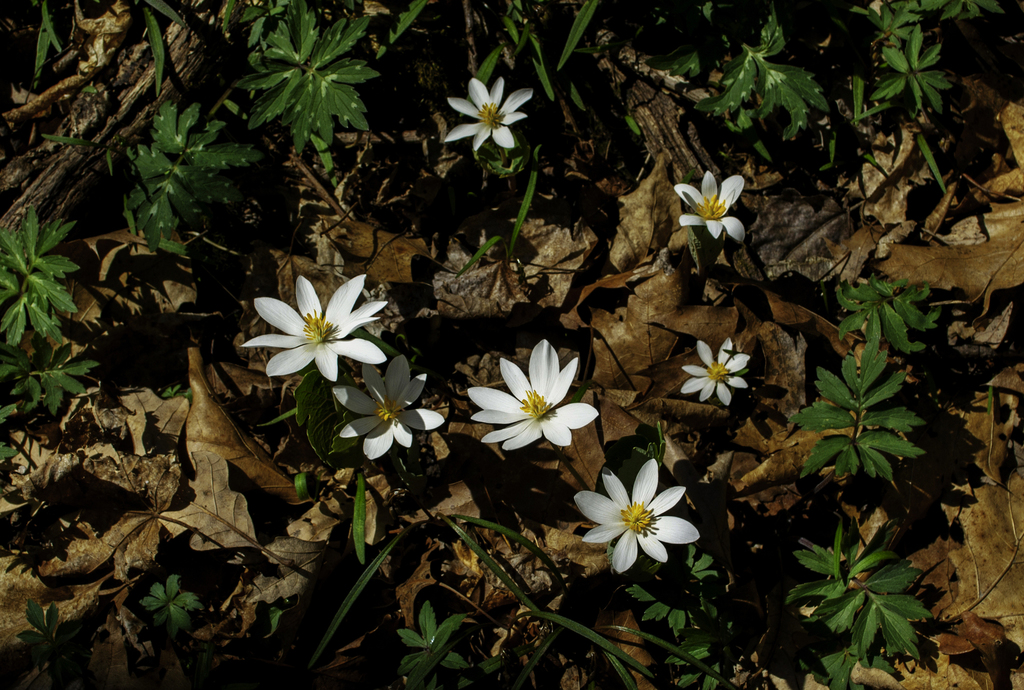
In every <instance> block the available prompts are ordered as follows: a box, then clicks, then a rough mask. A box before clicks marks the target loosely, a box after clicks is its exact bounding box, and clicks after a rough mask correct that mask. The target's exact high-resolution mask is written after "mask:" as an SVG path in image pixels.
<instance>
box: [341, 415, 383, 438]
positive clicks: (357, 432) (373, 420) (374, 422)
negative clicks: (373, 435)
mask: <svg viewBox="0 0 1024 690" xmlns="http://www.w3.org/2000/svg"><path fill="white" fill-rule="evenodd" d="M382 423H383V422H381V421H380V418H378V417H377V416H376V415H374V416H372V417H360V418H359V419H353V420H352V421H351V422H349V423H348V424H346V425H345V428H344V429H342V430H341V437H342V438H352V437H353V436H365V435H366V434H368V433H370V432H371V431H373V430H374V429H376V428H377V427H378V426H379V425H380V424H382Z"/></svg>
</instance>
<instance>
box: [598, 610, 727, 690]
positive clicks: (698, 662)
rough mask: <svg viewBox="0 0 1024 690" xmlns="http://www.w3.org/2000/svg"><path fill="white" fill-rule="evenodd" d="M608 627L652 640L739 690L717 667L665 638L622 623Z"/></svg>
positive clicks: (720, 681) (725, 684)
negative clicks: (709, 664) (711, 665)
mask: <svg viewBox="0 0 1024 690" xmlns="http://www.w3.org/2000/svg"><path fill="white" fill-rule="evenodd" d="M607 629H608V630H618V631H619V632H625V633H630V634H631V635H636V636H637V637H642V638H643V639H645V640H647V641H648V642H652V643H654V644H656V645H658V646H659V647H661V648H662V649H664V650H665V651H666V652H669V653H670V654H675V655H676V656H677V657H679V658H680V659H682V660H683V661H685V662H686V663H688V664H690V665H691V666H694V667H696V668H698V669H700V671H701V672H703V673H706V674H707V675H709V676H711V677H712V678H714V679H715V680H717V681H718V682H719V683H721V684H722V685H724V686H725V687H727V688H729V690H739V689H738V688H737V687H736V686H735V685H733V684H732V683H730V682H729V681H728V680H726V678H725V677H724V676H723V675H722V674H721V673H719V672H718V671H716V670H715V669H713V668H711V667H710V666H708V665H707V664H705V663H704V662H703V661H701V660H700V659H697V658H694V656H693V655H692V654H688V653H687V652H685V651H683V650H682V649H680V648H679V647H677V646H676V645H674V644H672V643H671V642H666V641H665V640H663V639H661V638H660V637H655V636H654V635H651V634H650V633H645V632H642V631H640V630H634V629H633V628H627V627H625V626H622V625H609V626H607Z"/></svg>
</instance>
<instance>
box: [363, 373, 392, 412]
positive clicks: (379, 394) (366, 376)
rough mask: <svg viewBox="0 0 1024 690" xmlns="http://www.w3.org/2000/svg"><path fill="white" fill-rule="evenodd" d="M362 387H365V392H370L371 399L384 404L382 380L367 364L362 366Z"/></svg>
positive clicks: (385, 391)
mask: <svg viewBox="0 0 1024 690" xmlns="http://www.w3.org/2000/svg"><path fill="white" fill-rule="evenodd" d="M363 385H364V386H366V390H368V391H370V397H371V398H373V399H374V400H376V401H377V402H379V403H382V402H384V396H385V395H386V394H387V389H386V388H385V386H384V379H382V378H381V377H380V374H379V373H377V370H376V369H374V368H373V367H372V366H370V365H369V364H364V365H363Z"/></svg>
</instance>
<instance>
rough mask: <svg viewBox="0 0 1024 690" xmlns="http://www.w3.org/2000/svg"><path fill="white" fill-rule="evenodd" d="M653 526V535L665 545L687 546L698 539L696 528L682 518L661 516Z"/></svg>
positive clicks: (698, 534)
mask: <svg viewBox="0 0 1024 690" xmlns="http://www.w3.org/2000/svg"><path fill="white" fill-rule="evenodd" d="M655 525H656V527H657V532H655V534H657V535H658V539H659V540H660V541H663V542H665V543H666V544H689V543H690V542H694V541H697V540H698V539H699V538H700V533H698V532H697V528H696V527H694V526H693V525H692V524H690V523H689V522H687V521H686V520H684V519H682V518H677V517H672V516H671V515H668V516H665V515H663V516H662V517H660V518H658V521H657V522H656V523H655Z"/></svg>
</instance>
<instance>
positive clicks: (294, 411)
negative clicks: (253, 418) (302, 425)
mask: <svg viewBox="0 0 1024 690" xmlns="http://www.w3.org/2000/svg"><path fill="white" fill-rule="evenodd" d="M298 411H299V408H297V407H293V408H292V409H290V410H288V411H287V412H282V413H281V414H279V415H277V416H276V417H274V418H273V419H271V420H270V421H269V422H263V423H262V424H257V425H256V426H271V425H273V424H277V423H278V422H283V421H284V420H286V419H288V418H289V417H294V416H295V415H296V414H297V413H298Z"/></svg>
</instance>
